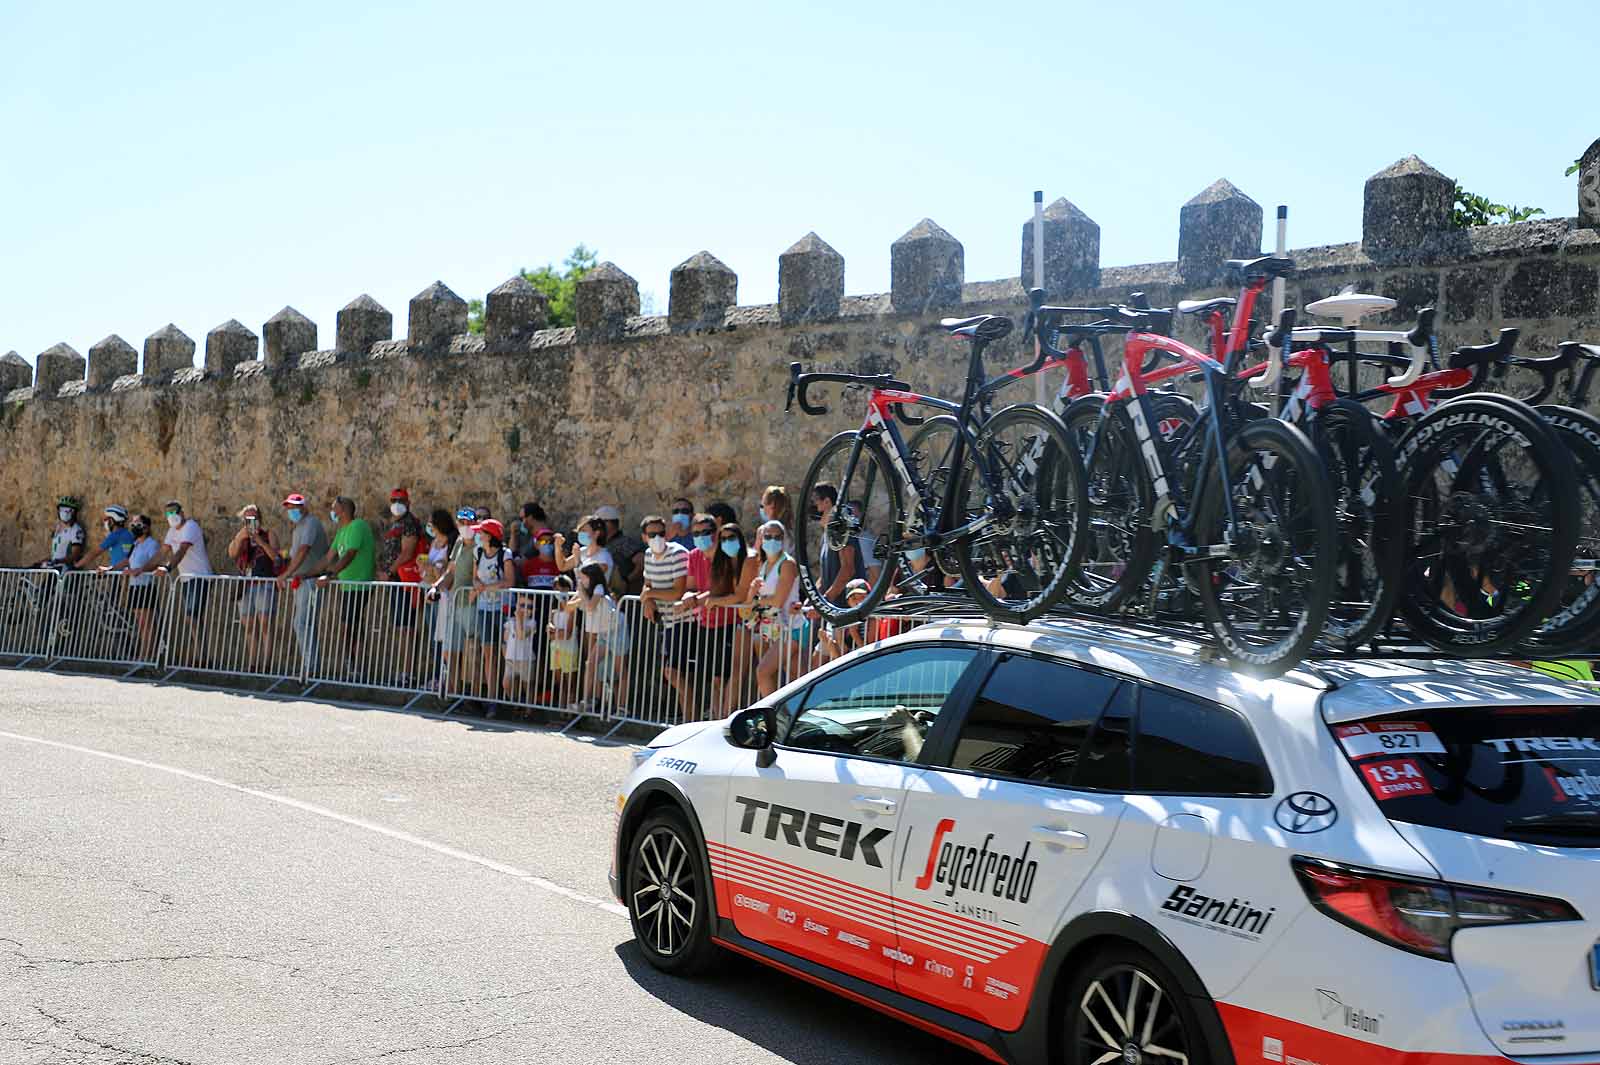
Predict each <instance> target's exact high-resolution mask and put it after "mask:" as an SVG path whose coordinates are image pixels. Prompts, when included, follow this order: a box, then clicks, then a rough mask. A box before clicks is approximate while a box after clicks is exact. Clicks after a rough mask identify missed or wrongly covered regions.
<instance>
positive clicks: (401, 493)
mask: <svg viewBox="0 0 1600 1065" xmlns="http://www.w3.org/2000/svg"><path fill="white" fill-rule="evenodd" d="M396 499H403V500H405V501H406V502H407V503H409V502H411V494H410V493H409V492H407V491H406V490H405V489H404V488H396V489H395V490H394V491H392V492H390V493H389V501H390V502H393V501H395V500H396Z"/></svg>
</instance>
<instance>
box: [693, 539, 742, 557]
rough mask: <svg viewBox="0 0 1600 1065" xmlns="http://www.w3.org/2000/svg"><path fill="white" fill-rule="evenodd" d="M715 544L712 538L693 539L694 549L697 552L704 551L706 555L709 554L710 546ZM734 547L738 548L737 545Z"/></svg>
mask: <svg viewBox="0 0 1600 1065" xmlns="http://www.w3.org/2000/svg"><path fill="white" fill-rule="evenodd" d="M716 542H717V538H716V537H714V536H696V537H695V538H694V546H695V549H696V550H699V551H704V552H706V553H707V554H709V553H710V552H711V545H712V544H714V543H716ZM734 546H735V547H738V546H739V545H738V544H735V545H734Z"/></svg>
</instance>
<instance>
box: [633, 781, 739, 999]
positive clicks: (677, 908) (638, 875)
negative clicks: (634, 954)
mask: <svg viewBox="0 0 1600 1065" xmlns="http://www.w3.org/2000/svg"><path fill="white" fill-rule="evenodd" d="M624 883H625V887H626V890H625V893H624V895H623V898H624V900H625V905H626V906H627V907H628V920H629V922H630V923H632V925H633V935H634V939H635V940H636V941H637V942H638V944H639V950H640V951H641V952H642V953H643V954H644V957H645V960H646V961H648V962H649V963H650V964H651V965H653V966H654V967H655V968H657V969H660V970H661V971H662V972H666V973H673V974H675V975H678V976H693V975H696V974H698V973H702V972H705V971H706V970H707V969H708V968H710V967H711V965H712V964H713V963H714V962H715V961H716V958H717V954H718V950H717V947H716V944H714V943H712V942H711V922H712V918H713V916H714V910H715V902H714V901H713V894H714V892H713V889H712V885H711V877H710V876H709V875H707V871H706V863H705V861H704V860H703V858H702V856H701V853H700V846H699V844H698V843H697V842H696V841H695V836H694V833H693V832H692V831H690V829H689V824H688V822H687V821H686V820H685V819H684V816H683V814H681V813H679V812H678V811H677V810H675V809H664V810H659V811H657V812H655V813H652V814H650V815H649V816H648V817H646V818H645V820H644V823H643V824H641V825H640V826H639V828H638V831H636V832H635V833H634V834H633V839H632V840H631V841H630V842H629V844H628V861H627V866H626V875H625V880H624Z"/></svg>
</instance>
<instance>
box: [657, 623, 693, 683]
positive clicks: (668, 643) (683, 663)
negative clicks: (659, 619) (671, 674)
mask: <svg viewBox="0 0 1600 1065" xmlns="http://www.w3.org/2000/svg"><path fill="white" fill-rule="evenodd" d="M697 631H698V627H697V626H695V625H674V626H672V628H670V629H662V630H661V664H662V665H664V666H666V667H667V668H668V669H675V670H678V671H680V672H681V671H683V670H686V669H688V668H689V663H690V662H691V661H692V660H693V658H694V637H695V633H696V632H697Z"/></svg>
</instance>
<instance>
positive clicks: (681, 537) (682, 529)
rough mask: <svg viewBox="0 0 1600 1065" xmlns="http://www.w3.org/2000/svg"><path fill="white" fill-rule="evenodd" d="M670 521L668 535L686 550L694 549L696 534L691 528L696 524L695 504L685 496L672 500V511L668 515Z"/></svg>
mask: <svg viewBox="0 0 1600 1065" xmlns="http://www.w3.org/2000/svg"><path fill="white" fill-rule="evenodd" d="M667 520H668V522H669V523H670V524H669V525H668V527H667V537H668V538H669V539H670V540H671V541H672V542H673V543H675V544H677V545H678V546H679V547H681V548H683V549H684V550H685V551H693V550H694V535H693V534H692V533H691V532H690V528H691V527H692V526H693V525H694V504H693V503H691V502H689V500H687V499H685V498H684V497H683V496H679V497H678V498H677V499H674V500H673V501H672V513H671V514H669V515H668V516H667Z"/></svg>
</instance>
